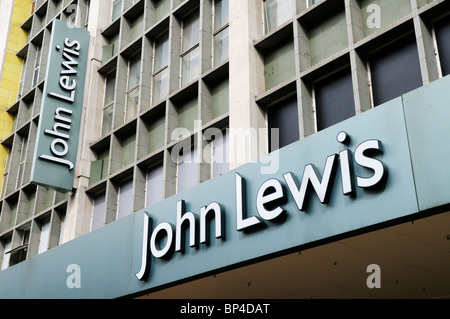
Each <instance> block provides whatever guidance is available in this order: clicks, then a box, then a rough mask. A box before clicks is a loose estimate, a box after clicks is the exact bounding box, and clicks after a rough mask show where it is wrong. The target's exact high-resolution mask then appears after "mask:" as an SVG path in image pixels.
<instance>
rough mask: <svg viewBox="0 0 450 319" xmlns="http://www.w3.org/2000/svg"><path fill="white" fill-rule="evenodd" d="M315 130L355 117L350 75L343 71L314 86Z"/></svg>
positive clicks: (347, 70) (348, 72)
mask: <svg viewBox="0 0 450 319" xmlns="http://www.w3.org/2000/svg"><path fill="white" fill-rule="evenodd" d="M314 91H315V97H316V112H317V130H318V131H320V130H323V129H325V128H327V127H329V126H332V125H334V124H336V123H339V122H341V121H343V120H346V119H348V118H350V117H352V116H354V115H355V101H354V99H353V84H352V75H351V72H350V70H349V69H344V70H341V71H339V72H338V73H335V74H333V75H331V76H329V77H327V78H325V79H323V80H320V81H319V82H317V83H316V84H315V85H314Z"/></svg>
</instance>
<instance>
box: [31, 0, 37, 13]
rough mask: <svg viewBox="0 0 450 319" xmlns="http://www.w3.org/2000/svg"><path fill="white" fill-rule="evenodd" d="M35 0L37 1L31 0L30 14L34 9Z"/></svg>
mask: <svg viewBox="0 0 450 319" xmlns="http://www.w3.org/2000/svg"><path fill="white" fill-rule="evenodd" d="M36 2H37V0H31V10H30V15H32V14H33V13H34V11H35V10H36Z"/></svg>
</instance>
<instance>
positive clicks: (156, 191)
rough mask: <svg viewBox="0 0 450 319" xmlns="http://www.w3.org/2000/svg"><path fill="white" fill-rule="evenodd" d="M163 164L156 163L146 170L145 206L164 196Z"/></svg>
mask: <svg viewBox="0 0 450 319" xmlns="http://www.w3.org/2000/svg"><path fill="white" fill-rule="evenodd" d="M163 176H164V169H163V165H162V164H160V165H157V166H154V167H152V168H150V169H149V170H148V172H147V178H146V179H147V181H146V187H145V206H146V207H149V206H151V205H153V204H155V203H157V202H159V201H161V200H163V198H164V192H163V183H164V181H163Z"/></svg>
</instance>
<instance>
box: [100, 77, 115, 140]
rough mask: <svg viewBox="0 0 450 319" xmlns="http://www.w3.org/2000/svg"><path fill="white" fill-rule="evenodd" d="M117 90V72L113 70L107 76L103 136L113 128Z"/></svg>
mask: <svg viewBox="0 0 450 319" xmlns="http://www.w3.org/2000/svg"><path fill="white" fill-rule="evenodd" d="M115 90H116V73H115V72H112V73H110V74H109V75H108V76H107V77H106V83H105V97H104V101H103V119H102V136H105V135H106V134H108V133H109V132H111V130H112V125H113V111H114V96H115Z"/></svg>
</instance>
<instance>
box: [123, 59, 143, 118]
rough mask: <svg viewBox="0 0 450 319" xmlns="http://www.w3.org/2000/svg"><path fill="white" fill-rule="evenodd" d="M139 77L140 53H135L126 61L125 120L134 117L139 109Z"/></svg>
mask: <svg viewBox="0 0 450 319" xmlns="http://www.w3.org/2000/svg"><path fill="white" fill-rule="evenodd" d="M140 79H141V54H140V53H137V54H135V55H134V56H133V57H132V58H131V59H130V61H129V62H128V85H127V92H126V95H127V104H126V108H125V117H124V119H125V122H128V121H130V120H131V119H132V118H134V117H135V116H136V115H137V113H138V110H139V84H140Z"/></svg>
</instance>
